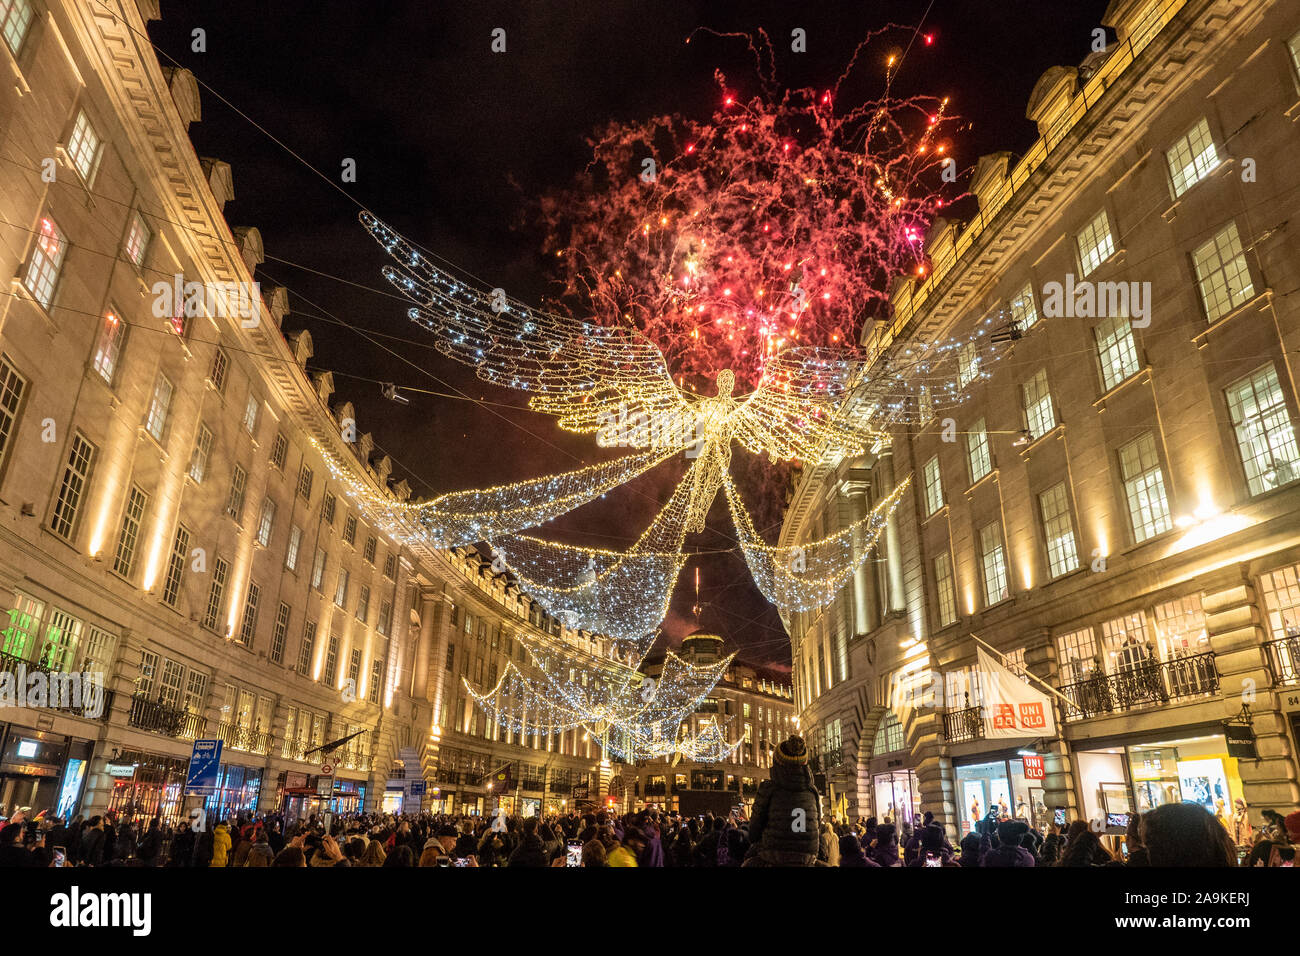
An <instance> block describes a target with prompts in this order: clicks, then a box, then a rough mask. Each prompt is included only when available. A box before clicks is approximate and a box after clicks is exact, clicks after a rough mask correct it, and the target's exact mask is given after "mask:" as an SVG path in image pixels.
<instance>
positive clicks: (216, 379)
mask: <svg viewBox="0 0 1300 956" xmlns="http://www.w3.org/2000/svg"><path fill="white" fill-rule="evenodd" d="M228 371H230V356H228V355H227V354H226V350H225V349H223V348H222V347H221V346H219V345H218V346H217V351H216V353H215V354H214V355H213V356H212V371H211V372H210V373H209V374H208V380H209V381H210V382H212V387H213V388H215V389H216V390H217V391H218V392H221V393H223V394H224V393H225V391H226V373H227V372H228Z"/></svg>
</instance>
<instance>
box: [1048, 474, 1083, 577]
mask: <svg viewBox="0 0 1300 956" xmlns="http://www.w3.org/2000/svg"><path fill="white" fill-rule="evenodd" d="M1038 510H1039V513H1040V514H1041V515H1042V516H1043V534H1044V536H1045V537H1046V539H1047V569H1048V572H1049V573H1050V574H1051V576H1052V577H1054V578H1059V577H1060V576H1061V575H1062V574H1065V573H1067V572H1069V571H1073V570H1074V569H1075V568H1077V567H1078V566H1079V549H1078V548H1077V547H1076V546H1075V543H1074V522H1073V520H1072V519H1071V517H1070V499H1069V496H1068V495H1067V494H1066V491H1065V482H1063V481H1060V482H1057V483H1056V484H1054V485H1052V487H1050V488H1048V489H1047V490H1046V491H1044V492H1043V493H1042V494H1040V495H1039V496H1038Z"/></svg>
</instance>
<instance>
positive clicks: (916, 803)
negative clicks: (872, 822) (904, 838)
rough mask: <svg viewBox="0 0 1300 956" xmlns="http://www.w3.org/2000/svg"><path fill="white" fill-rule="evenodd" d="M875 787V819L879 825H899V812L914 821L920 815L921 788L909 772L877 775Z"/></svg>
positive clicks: (901, 771) (874, 782) (874, 781)
mask: <svg viewBox="0 0 1300 956" xmlns="http://www.w3.org/2000/svg"><path fill="white" fill-rule="evenodd" d="M872 782H873V784H874V785H875V797H876V805H875V812H876V817H877V818H878V820H879V822H880V823H899V822H900V821H899V819H898V814H899V813H900V812H902V813H904V814H906V815H907V818H908V819H911V820H914V819H916V818H917V817H919V816H920V815H921V787H920V784H919V783H918V782H917V779H916V774H914V773H913V772H912V771H910V770H898V771H894V772H893V773H878V774H876V776H875V777H874V778H873V780H872Z"/></svg>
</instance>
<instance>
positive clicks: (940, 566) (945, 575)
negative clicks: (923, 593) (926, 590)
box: [934, 551, 957, 627]
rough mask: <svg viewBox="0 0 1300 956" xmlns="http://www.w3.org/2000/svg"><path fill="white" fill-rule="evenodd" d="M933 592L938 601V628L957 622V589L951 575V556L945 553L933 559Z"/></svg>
mask: <svg viewBox="0 0 1300 956" xmlns="http://www.w3.org/2000/svg"><path fill="white" fill-rule="evenodd" d="M934 590H935V595H936V596H937V597H938V599H939V626H940V627H947V626H948V625H949V624H953V623H955V622H956V620H957V588H956V582H955V581H954V580H953V575H952V555H951V554H949V553H948V552H947V551H944V552H943V553H942V554H939V555H937V556H936V557H935V559H934Z"/></svg>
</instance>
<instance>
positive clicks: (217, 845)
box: [208, 820, 230, 867]
mask: <svg viewBox="0 0 1300 956" xmlns="http://www.w3.org/2000/svg"><path fill="white" fill-rule="evenodd" d="M229 860H230V827H229V826H227V825H226V821H224V820H222V821H221V822H220V823H218V824H217V825H216V826H215V827H213V828H212V859H211V861H210V862H209V863H208V866H210V867H212V866H226V865H228V863H229Z"/></svg>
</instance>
